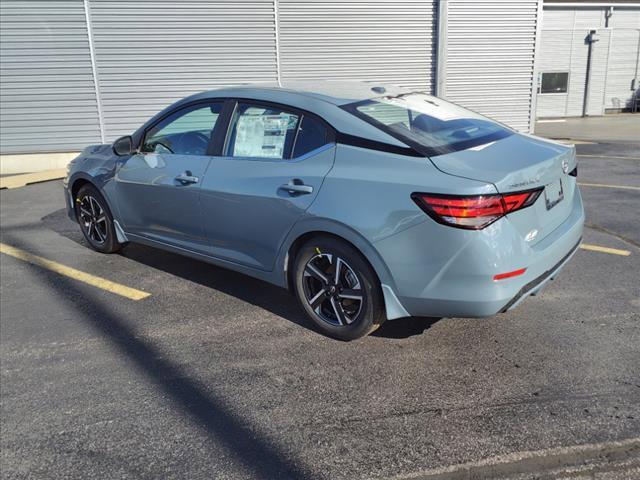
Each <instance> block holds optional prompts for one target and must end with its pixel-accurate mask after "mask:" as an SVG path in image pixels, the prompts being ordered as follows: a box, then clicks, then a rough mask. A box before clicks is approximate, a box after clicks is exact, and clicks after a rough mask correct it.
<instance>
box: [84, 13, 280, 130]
mask: <svg viewBox="0 0 640 480" xmlns="http://www.w3.org/2000/svg"><path fill="white" fill-rule="evenodd" d="M90 5H91V20H92V27H93V35H94V44H95V52H96V60H97V70H98V80H99V85H100V95H101V98H102V105H103V116H104V124H105V130H106V139H107V141H109V140H113V139H114V138H116V137H118V136H120V135H125V134H128V133H131V132H132V131H133V130H135V129H136V128H137V127H139V126H140V125H141V124H142V123H143V122H144V121H145V120H147V119H148V118H149V117H150V116H152V115H153V114H155V113H157V112H158V111H159V110H161V109H162V108H164V107H166V106H167V105H169V104H171V103H172V102H174V101H175V100H177V99H180V98H182V97H184V96H186V95H189V94H191V93H195V92H199V91H203V90H209V89H212V88H215V87H216V86H221V85H225V84H226V85H229V84H238V83H247V82H260V81H275V80H276V75H277V73H276V48H275V44H276V42H275V15H274V3H273V1H272V0H251V1H238V0H228V1H211V0H190V1H189V2H184V3H183V2H176V1H174V0H144V1H141V0H137V1H135V2H132V1H128V0H122V1H111V0H91V2H90Z"/></svg>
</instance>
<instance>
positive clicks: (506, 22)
mask: <svg viewBox="0 0 640 480" xmlns="http://www.w3.org/2000/svg"><path fill="white" fill-rule="evenodd" d="M445 3H446V11H445V12H444V14H445V15H446V26H447V33H446V48H442V47H441V48H440V49H439V50H438V52H439V54H444V56H445V58H444V59H441V60H440V62H441V65H442V67H441V68H443V69H444V75H445V77H444V85H441V88H440V91H439V92H438V93H439V94H440V95H442V96H444V97H445V98H447V99H450V100H452V101H453V102H456V103H459V104H460V105H463V106H465V107H467V108H470V109H472V110H476V111H478V112H480V113H482V114H485V115H488V116H490V117H493V118H495V119H496V120H499V121H502V122H504V123H506V124H507V125H510V126H512V127H514V128H516V129H518V130H522V131H529V130H530V128H531V124H530V120H531V109H532V100H533V90H532V85H533V77H534V60H535V46H536V45H535V43H536V29H537V27H538V21H539V20H538V11H539V8H538V7H539V3H540V2H539V1H538V0H521V1H516V2H514V1H511V0H491V1H484V2H478V1H474V0H447V1H446V2H445Z"/></svg>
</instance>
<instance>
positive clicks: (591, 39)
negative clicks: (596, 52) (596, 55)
mask: <svg viewBox="0 0 640 480" xmlns="http://www.w3.org/2000/svg"><path fill="white" fill-rule="evenodd" d="M597 41H598V39H597V38H596V31H595V30H591V31H590V32H589V35H587V38H585V42H586V43H587V44H588V45H589V50H588V51H587V74H586V78H585V81H584V99H583V101H582V116H583V117H586V116H587V108H588V106H589V87H590V83H591V56H592V54H593V44H594V43H596V42H597Z"/></svg>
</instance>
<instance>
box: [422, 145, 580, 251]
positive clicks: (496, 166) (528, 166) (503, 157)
mask: <svg viewBox="0 0 640 480" xmlns="http://www.w3.org/2000/svg"><path fill="white" fill-rule="evenodd" d="M431 161H432V162H433V163H434V165H435V166H436V167H437V168H438V169H439V170H441V171H443V172H445V173H448V174H451V175H456V176H459V177H465V178H470V179H473V180H481V181H484V182H489V183H492V184H494V185H495V187H496V189H497V190H498V192H500V193H511V192H518V191H523V190H531V189H536V188H543V189H544V191H543V192H542V194H541V195H540V197H539V198H538V200H537V201H536V202H535V203H534V204H533V205H532V206H531V207H528V208H525V209H522V210H518V211H516V212H513V213H510V214H508V215H507V216H508V218H509V219H510V220H511V221H512V223H513V224H514V225H515V226H516V228H517V229H518V231H519V232H520V233H521V235H522V236H523V238H525V240H526V241H527V242H530V243H531V244H535V243H537V242H538V241H540V240H542V239H543V238H544V237H546V235H548V234H549V233H551V232H552V231H553V230H555V228H557V227H558V226H559V225H560V224H561V223H562V222H563V221H564V220H565V219H566V218H567V217H568V216H569V214H570V213H571V203H572V201H571V200H572V198H573V195H574V192H575V188H576V181H575V180H576V179H575V178H574V177H572V176H570V175H569V173H570V172H572V171H573V169H574V168H575V167H576V158H575V148H574V147H570V146H566V145H561V144H559V143H555V142H549V141H546V140H542V139H538V138H535V137H532V136H529V135H523V134H514V135H511V136H509V137H507V138H504V139H501V140H498V141H495V142H491V143H488V144H485V145H479V146H477V147H473V148H469V149H466V150H461V151H457V152H452V153H448V154H444V155H437V156H434V157H431Z"/></svg>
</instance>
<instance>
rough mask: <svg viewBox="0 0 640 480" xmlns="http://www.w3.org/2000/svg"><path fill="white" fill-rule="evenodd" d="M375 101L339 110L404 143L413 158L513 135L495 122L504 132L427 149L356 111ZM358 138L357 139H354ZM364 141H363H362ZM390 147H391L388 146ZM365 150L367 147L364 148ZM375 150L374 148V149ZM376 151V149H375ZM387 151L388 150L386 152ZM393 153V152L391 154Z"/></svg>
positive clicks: (432, 155) (429, 155)
mask: <svg viewBox="0 0 640 480" xmlns="http://www.w3.org/2000/svg"><path fill="white" fill-rule="evenodd" d="M416 93H420V92H416ZM375 101H376V99H375V98H368V99H366V100H361V101H359V102H354V103H349V104H347V105H341V106H340V108H342V109H343V110H345V111H347V112H349V113H350V114H352V115H354V116H356V117H358V118H359V119H361V120H363V121H365V122H367V123H368V124H370V125H373V126H374V127H376V128H378V129H380V130H382V131H383V132H384V133H386V134H388V135H390V136H392V137H393V138H395V139H397V140H400V141H401V142H402V143H405V144H407V145H409V147H411V150H413V151H414V152H416V153H417V155H414V156H419V157H437V156H438V155H445V154H447V153H453V152H458V151H461V150H467V149H468V148H472V147H477V146H480V145H485V144H487V143H491V142H495V141H497V140H501V139H503V138H507V137H510V136H511V135H513V134H514V132H513V130H511V128H509V127H506V126H505V125H502V124H500V123H498V122H495V123H496V124H497V125H500V126H501V127H502V128H504V129H505V130H503V131H499V132H495V133H491V134H489V135H485V136H484V137H479V138H474V139H470V140H463V141H460V142H455V143H452V144H450V145H443V146H439V147H428V146H426V145H423V144H421V143H419V142H416V141H414V140H412V139H411V138H408V137H407V136H406V135H402V134H400V133H398V132H396V131H395V130H393V129H391V128H389V127H388V126H387V125H385V124H384V123H382V122H379V121H377V120H375V119H374V118H372V117H370V116H369V115H365V114H364V113H362V112H361V111H360V110H358V107H360V106H363V105H368V104H370V103H371V102H375ZM356 138H359V137H356ZM362 140H365V139H362ZM366 141H367V142H369V140H366ZM375 143H379V142H375ZM383 145H387V144H383ZM389 146H390V147H391V145H389ZM365 148H367V147H365ZM398 148H402V147H398ZM374 149H376V148H374ZM376 150H377V149H376ZM387 151H389V150H387ZM392 153H395V152H392ZM405 155H409V154H408V153H405Z"/></svg>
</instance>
